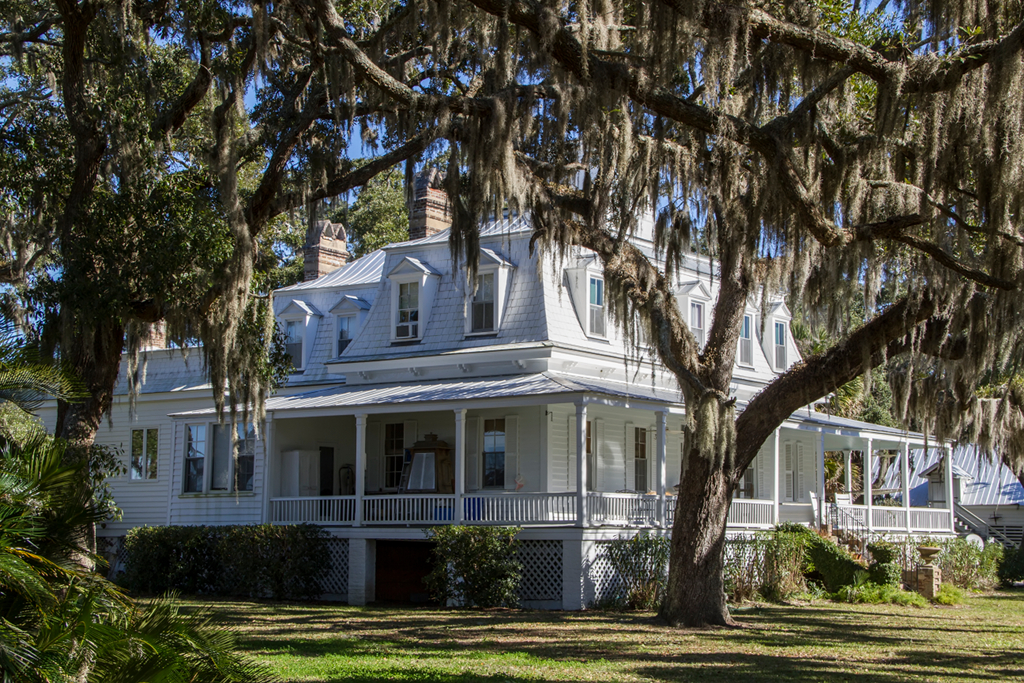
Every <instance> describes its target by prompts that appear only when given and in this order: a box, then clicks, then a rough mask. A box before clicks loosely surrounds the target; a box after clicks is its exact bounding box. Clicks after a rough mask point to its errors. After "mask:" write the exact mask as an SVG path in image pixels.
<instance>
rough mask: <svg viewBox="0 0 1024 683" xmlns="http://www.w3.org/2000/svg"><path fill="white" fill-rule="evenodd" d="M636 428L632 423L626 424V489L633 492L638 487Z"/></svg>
mask: <svg viewBox="0 0 1024 683" xmlns="http://www.w3.org/2000/svg"><path fill="white" fill-rule="evenodd" d="M635 453H636V427H634V426H633V423H632V422H627V423H626V482H625V488H626V489H628V490H630V491H632V490H633V489H634V488H635V487H636V458H635V457H634V455H635Z"/></svg>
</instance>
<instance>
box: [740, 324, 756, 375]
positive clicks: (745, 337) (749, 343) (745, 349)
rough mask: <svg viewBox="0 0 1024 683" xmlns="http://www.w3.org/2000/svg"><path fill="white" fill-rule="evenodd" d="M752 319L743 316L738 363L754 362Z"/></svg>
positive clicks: (751, 363)
mask: <svg viewBox="0 0 1024 683" xmlns="http://www.w3.org/2000/svg"><path fill="white" fill-rule="evenodd" d="M753 328H754V319H753V318H752V317H751V316H749V315H745V316H743V325H742V326H741V327H740V364H741V365H753V364H754V329H753Z"/></svg>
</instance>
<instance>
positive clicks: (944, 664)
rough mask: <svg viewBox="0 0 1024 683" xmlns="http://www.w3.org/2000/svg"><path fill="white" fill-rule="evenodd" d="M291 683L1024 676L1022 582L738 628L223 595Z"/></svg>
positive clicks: (766, 617) (253, 649) (766, 614)
mask: <svg viewBox="0 0 1024 683" xmlns="http://www.w3.org/2000/svg"><path fill="white" fill-rule="evenodd" d="M207 604H212V606H213V609H214V610H215V612H216V614H217V615H218V617H219V618H221V619H223V621H224V623H225V624H228V625H229V626H230V627H232V628H233V629H236V630H237V632H238V634H239V640H240V645H241V646H242V648H243V649H244V650H246V651H248V652H249V653H250V654H251V655H252V656H254V657H256V658H257V659H259V660H260V661H262V662H264V663H265V664H267V665H268V666H269V667H270V668H271V669H272V670H273V671H274V672H276V674H277V675H278V676H279V677H280V678H281V679H282V680H284V681H377V680H397V681H443V682H445V683H448V682H454V681H691V680H701V681H705V680H706V681H714V680H742V681H749V682H751V683H754V682H757V681H787V682H791V683H792V682H800V681H826V680H827V681H858V682H861V681H905V680H922V681H925V680H926V681H962V680H979V681H1006V680H1024V590H1019V589H1018V590H1015V591H1012V592H1003V593H996V594H992V595H986V596H981V597H975V598H971V599H970V600H969V602H968V603H967V604H965V605H962V606H958V607H927V608H924V609H915V608H898V607H888V606H877V605H859V606H850V605H839V604H833V603H828V602H820V603H815V604H813V605H806V606H803V605H802V606H792V607H784V606H759V607H751V608H747V609H740V610H737V611H736V612H735V615H736V617H737V619H738V620H739V621H740V622H741V623H742V628H738V629H727V630H712V631H687V630H678V629H670V628H667V627H666V626H664V625H662V624H661V623H659V622H658V621H657V620H656V619H655V618H654V617H653V615H650V614H630V613H613V612H596V611H591V612H581V613H562V612H534V611H486V612H479V611H454V610H437V609H411V608H398V607H362V608H360V607H344V606H333V605H323V604H320V605H306V604H293V603H267V602H213V603H207Z"/></svg>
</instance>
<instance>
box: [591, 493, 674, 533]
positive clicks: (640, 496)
mask: <svg viewBox="0 0 1024 683" xmlns="http://www.w3.org/2000/svg"><path fill="white" fill-rule="evenodd" d="M572 495H575V494H572ZM587 507H588V508H589V512H590V522H591V524H595V525H605V524H607V525H611V526H619V525H621V526H655V525H657V523H658V496H654V495H649V494H646V493H603V492H598V491H593V492H589V493H587Z"/></svg>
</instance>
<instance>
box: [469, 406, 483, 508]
mask: <svg viewBox="0 0 1024 683" xmlns="http://www.w3.org/2000/svg"><path fill="white" fill-rule="evenodd" d="M480 426H481V425H480V418H479V417H470V418H467V419H466V490H467V491H476V490H478V489H479V488H480V453H481V448H480V439H481V438H482V434H481V431H480Z"/></svg>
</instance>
